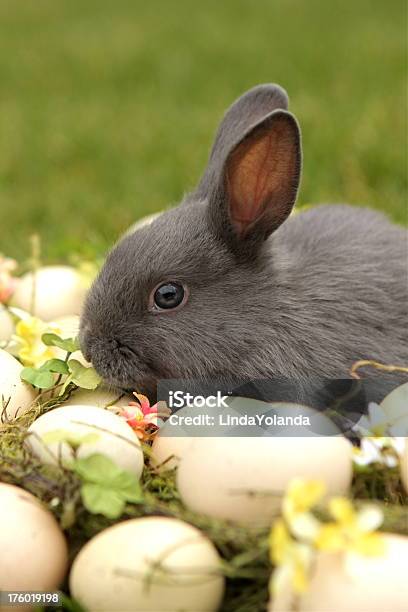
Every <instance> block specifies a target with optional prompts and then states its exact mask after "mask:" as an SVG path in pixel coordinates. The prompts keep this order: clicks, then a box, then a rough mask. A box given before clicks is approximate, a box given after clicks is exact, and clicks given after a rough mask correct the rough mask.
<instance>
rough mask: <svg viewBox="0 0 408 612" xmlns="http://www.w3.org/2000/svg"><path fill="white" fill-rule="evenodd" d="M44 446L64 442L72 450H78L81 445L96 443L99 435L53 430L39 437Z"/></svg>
mask: <svg viewBox="0 0 408 612" xmlns="http://www.w3.org/2000/svg"><path fill="white" fill-rule="evenodd" d="M41 438H42V439H43V441H44V443H45V444H55V443H59V442H66V443H67V444H69V445H70V446H71V447H72V448H79V447H80V446H81V445H82V444H92V443H93V442H97V440H98V439H99V434H97V433H88V434H80V433H75V432H74V431H68V430H66V429H54V430H53V431H47V433H45V434H44V435H42V436H41Z"/></svg>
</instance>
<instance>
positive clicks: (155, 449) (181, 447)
mask: <svg viewBox="0 0 408 612" xmlns="http://www.w3.org/2000/svg"><path fill="white" fill-rule="evenodd" d="M193 440H195V438H189V437H185V436H161V435H160V432H159V433H158V434H157V435H156V436H155V438H154V440H153V444H152V456H151V458H150V462H151V464H152V465H153V466H154V467H157V468H159V469H160V470H164V471H165V470H172V469H173V468H175V467H177V466H178V464H179V463H180V460H181V457H183V456H184V454H185V453H187V452H188V449H189V448H190V446H191V443H192V441H193Z"/></svg>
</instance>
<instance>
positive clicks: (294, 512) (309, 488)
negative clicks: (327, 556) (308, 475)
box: [282, 478, 326, 540]
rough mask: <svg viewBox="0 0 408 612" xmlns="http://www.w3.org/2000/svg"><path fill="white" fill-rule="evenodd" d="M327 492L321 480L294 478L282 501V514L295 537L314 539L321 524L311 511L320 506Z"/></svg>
mask: <svg viewBox="0 0 408 612" xmlns="http://www.w3.org/2000/svg"><path fill="white" fill-rule="evenodd" d="M325 492H326V487H325V484H324V483H323V482H322V481H320V480H303V479H301V478H294V479H293V480H292V481H291V482H290V483H289V486H288V489H287V493H286V495H285V497H284V498H283V501H282V514H283V517H284V519H285V520H286V522H287V524H288V525H289V527H290V530H291V532H292V533H293V535H295V536H297V537H299V538H303V539H306V540H310V539H314V538H315V537H316V535H317V533H318V531H319V529H320V522H319V521H318V520H317V519H316V517H314V516H313V514H311V512H310V510H311V509H312V508H314V506H316V504H318V503H319V502H320V501H321V499H322V497H323V495H324V494H325Z"/></svg>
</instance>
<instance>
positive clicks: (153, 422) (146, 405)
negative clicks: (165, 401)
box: [120, 392, 160, 440]
mask: <svg viewBox="0 0 408 612" xmlns="http://www.w3.org/2000/svg"><path fill="white" fill-rule="evenodd" d="M133 395H134V396H135V397H136V398H137V400H138V401H137V402H130V403H129V405H128V406H127V407H126V408H122V410H121V411H120V415H121V416H123V417H124V418H125V419H126V422H127V423H128V425H130V427H131V428H132V429H133V430H134V431H135V433H136V435H137V437H138V438H140V440H149V439H151V438H152V437H153V436H154V435H155V433H156V431H157V430H158V424H157V416H158V407H160V402H157V403H156V404H154V406H150V401H149V399H148V398H147V397H146V396H145V395H141V394H140V393H136V392H135V393H133Z"/></svg>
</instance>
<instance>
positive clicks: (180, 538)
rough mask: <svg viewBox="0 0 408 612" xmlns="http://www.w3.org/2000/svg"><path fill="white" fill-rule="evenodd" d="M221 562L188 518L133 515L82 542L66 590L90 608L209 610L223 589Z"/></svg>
mask: <svg viewBox="0 0 408 612" xmlns="http://www.w3.org/2000/svg"><path fill="white" fill-rule="evenodd" d="M159 564H160V567H157V566H158V565H159ZM220 565H221V559H220V557H219V556H218V553H217V551H216V549H215V547H214V545H213V544H212V543H211V542H210V540H208V539H207V538H206V537H205V536H204V535H203V534H202V533H201V532H200V531H199V530H198V529H196V528H195V527H192V526H191V525H189V524H188V523H185V522H183V521H180V520H177V519H172V518H162V517H147V518H139V519H133V520H130V521H124V522H122V523H119V524H117V525H114V526H113V527H110V528H109V529H106V530H105V531H102V532H101V533H100V534H98V535H97V536H96V537H94V538H93V539H92V540H91V541H90V542H88V543H87V544H86V545H85V546H84V548H83V549H82V550H81V551H80V553H79V554H78V556H77V557H76V559H75V561H74V563H73V566H72V570H71V574H70V580H69V584H70V591H71V593H72V595H73V597H74V598H75V599H77V600H78V601H79V603H80V604H81V605H82V606H83V607H84V608H85V609H86V610H88V612H96V611H97V610H98V611H101V612H103V611H105V612H112V611H113V610H117V611H119V610H120V612H158V611H159V610H160V612H180V611H181V610H182V611H183V612H212V611H215V610H218V609H219V606H220V604H221V600H222V597H223V593H224V578H223V577H222V576H221V575H219V573H218V572H220Z"/></svg>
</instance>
